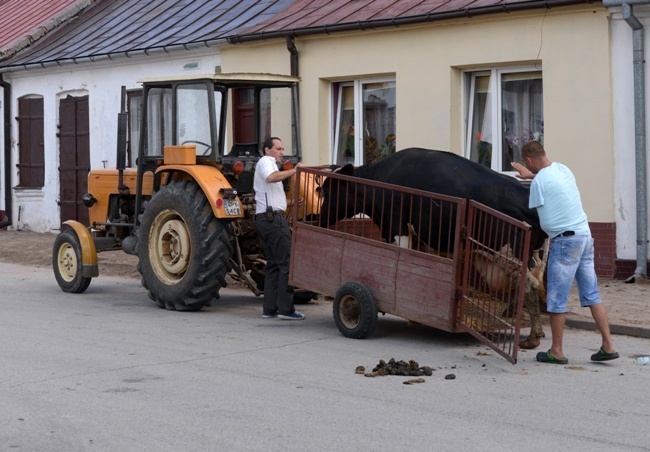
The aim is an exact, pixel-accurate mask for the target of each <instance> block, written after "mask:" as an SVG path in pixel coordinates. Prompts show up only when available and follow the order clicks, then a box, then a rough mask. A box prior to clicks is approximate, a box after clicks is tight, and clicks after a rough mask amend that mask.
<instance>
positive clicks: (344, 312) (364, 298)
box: [333, 281, 377, 339]
mask: <svg viewBox="0 0 650 452" xmlns="http://www.w3.org/2000/svg"><path fill="white" fill-rule="evenodd" d="M333 310H334V321H335V322H336V327H337V328H338V329H339V331H340V332H341V334H343V336H345V337H349V338H352V339H365V338H366V337H368V336H369V335H370V334H372V332H373V331H374V329H375V325H376V324H377V303H376V302H375V298H374V297H373V296H372V293H371V292H370V289H368V287H367V286H365V285H364V284H361V283H360V282H357V281H351V282H347V283H345V284H343V285H342V286H341V287H340V288H339V290H338V291H337V292H336V296H335V297H334V305H333Z"/></svg>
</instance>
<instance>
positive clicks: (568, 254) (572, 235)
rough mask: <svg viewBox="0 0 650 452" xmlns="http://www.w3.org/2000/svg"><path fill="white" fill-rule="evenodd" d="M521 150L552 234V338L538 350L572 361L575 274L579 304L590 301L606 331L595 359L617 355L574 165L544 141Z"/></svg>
mask: <svg viewBox="0 0 650 452" xmlns="http://www.w3.org/2000/svg"><path fill="white" fill-rule="evenodd" d="M521 156H522V160H523V162H524V164H523V165H522V164H521V163H512V167H513V168H514V169H515V170H517V172H518V173H519V174H518V176H519V177H520V178H522V179H532V180H533V182H532V184H531V186H530V198H529V201H528V206H529V207H530V208H531V209H537V213H538V214H539V221H540V224H541V226H542V229H543V230H544V232H546V233H547V234H548V236H549V237H550V238H551V248H550V251H549V255H548V264H547V265H548V266H547V270H546V274H547V280H548V291H547V295H546V309H547V311H548V312H549V317H550V322H551V334H552V335H553V340H552V345H551V348H550V350H548V351H546V352H539V353H538V354H537V361H540V362H543V363H553V364H567V363H568V362H569V360H568V359H567V357H566V356H565V355H564V351H563V349H562V336H563V332H564V323H565V320H566V308H567V303H568V299H569V291H570V290H571V284H573V280H574V279H575V280H576V282H577V283H578V294H579V296H580V305H581V306H582V307H587V306H588V307H589V309H590V310H591V315H592V317H593V318H594V321H595V322H596V325H597V326H598V329H599V330H600V334H601V336H602V345H601V347H600V350H598V352H597V353H594V354H593V355H591V360H592V361H608V360H611V359H616V358H618V357H619V355H618V353H617V352H616V351H615V350H614V343H613V342H612V336H611V333H610V330H609V320H608V317H607V309H606V308H605V305H604V304H603V303H602V301H601V299H600V294H599V293H598V281H597V278H596V271H595V269H594V239H593V238H592V237H591V230H590V229H589V223H588V221H587V215H586V214H585V212H584V210H583V208H582V201H581V200H580V191H579V190H578V186H577V184H576V179H575V177H574V176H573V173H572V172H571V170H570V169H569V168H567V167H566V166H564V165H563V164H561V163H558V162H552V161H550V160H549V159H548V157H547V156H546V152H545V151H544V147H543V146H542V145H541V144H540V143H539V142H537V141H529V142H528V143H526V144H524V146H523V147H522V149H521ZM524 165H525V166H524Z"/></svg>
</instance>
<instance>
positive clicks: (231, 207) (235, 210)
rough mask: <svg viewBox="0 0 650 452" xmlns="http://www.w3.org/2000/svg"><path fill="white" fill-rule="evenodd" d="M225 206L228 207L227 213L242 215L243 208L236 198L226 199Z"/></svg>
mask: <svg viewBox="0 0 650 452" xmlns="http://www.w3.org/2000/svg"><path fill="white" fill-rule="evenodd" d="M223 206H224V208H225V209H226V215H241V208H240V207H239V202H238V201H237V200H236V199H224V200H223Z"/></svg>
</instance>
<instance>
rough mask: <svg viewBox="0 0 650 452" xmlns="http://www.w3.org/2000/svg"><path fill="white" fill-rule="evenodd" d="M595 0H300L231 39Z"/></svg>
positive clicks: (385, 24) (329, 30) (431, 19)
mask: <svg viewBox="0 0 650 452" xmlns="http://www.w3.org/2000/svg"><path fill="white" fill-rule="evenodd" d="M580 3H592V1H591V0H512V1H506V0H331V1H326V2H325V1H322V0H296V1H295V2H294V3H293V4H292V5H291V6H290V7H289V8H287V9H286V10H284V11H282V12H281V13H280V14H278V15H276V16H274V17H272V18H271V19H269V20H266V21H264V22H260V23H259V24H257V25H255V26H253V27H251V28H249V29H246V30H243V31H242V32H240V33H239V34H238V35H237V36H235V37H232V38H231V42H243V41H249V40H255V39H270V38H272V37H277V36H280V35H295V36H301V35H306V34H321V33H332V32H335V31H343V30H351V29H357V30H365V29H370V28H379V27H391V26H400V25H406V24H413V23H424V22H429V21H436V20H445V19H450V18H453V17H472V16H475V15H480V14H490V13H498V12H510V11H516V10H522V9H535V8H540V9H541V8H554V7H559V6H566V5H572V4H580Z"/></svg>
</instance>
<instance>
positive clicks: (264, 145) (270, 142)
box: [262, 137, 282, 154]
mask: <svg viewBox="0 0 650 452" xmlns="http://www.w3.org/2000/svg"><path fill="white" fill-rule="evenodd" d="M273 140H278V141H282V140H281V139H279V138H278V137H268V138H267V139H266V140H264V143H262V152H263V153H264V154H266V148H269V149H271V148H272V147H273Z"/></svg>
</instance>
